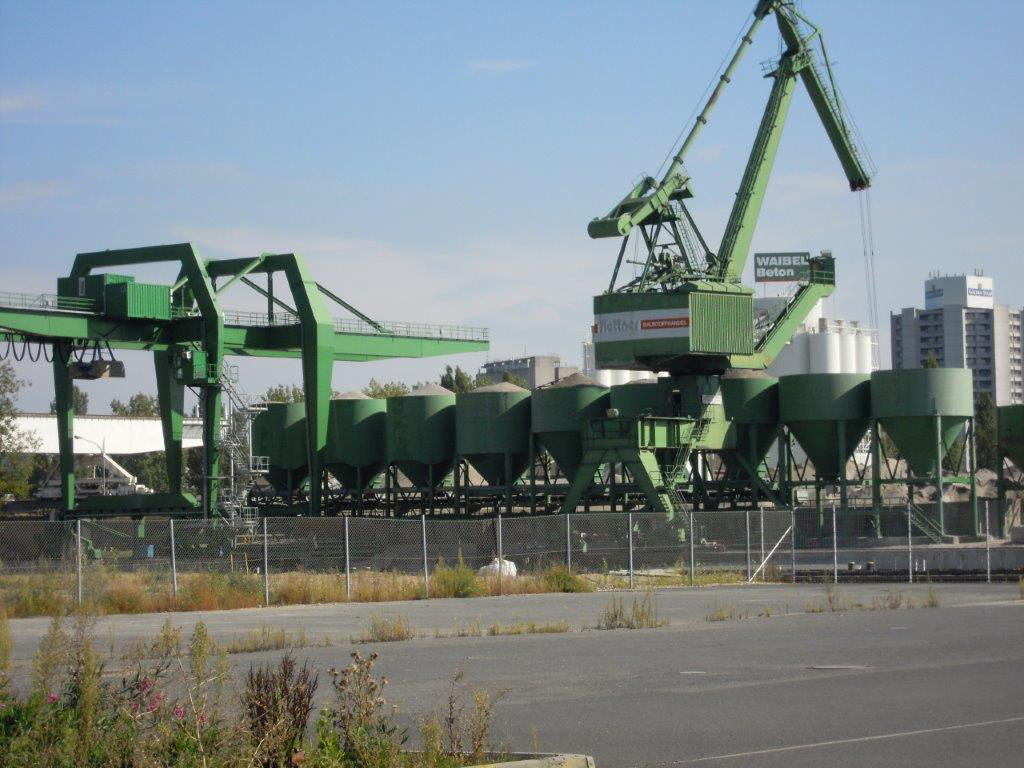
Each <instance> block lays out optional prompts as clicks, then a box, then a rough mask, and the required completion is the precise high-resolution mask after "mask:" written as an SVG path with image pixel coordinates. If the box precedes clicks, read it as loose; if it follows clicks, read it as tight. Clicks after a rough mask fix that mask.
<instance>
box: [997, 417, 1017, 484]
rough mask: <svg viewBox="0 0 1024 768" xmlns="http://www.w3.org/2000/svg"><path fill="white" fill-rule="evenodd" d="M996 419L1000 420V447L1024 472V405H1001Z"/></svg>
mask: <svg viewBox="0 0 1024 768" xmlns="http://www.w3.org/2000/svg"><path fill="white" fill-rule="evenodd" d="M996 418H997V419H998V420H999V447H1000V448H1001V449H1002V451H1003V454H1004V455H1006V456H1009V457H1010V461H1012V462H1013V463H1014V464H1016V465H1017V468H1018V469H1020V470H1021V471H1024V405H1001V406H999V407H998V408H997V409H996Z"/></svg>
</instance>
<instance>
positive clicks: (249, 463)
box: [218, 363, 269, 527]
mask: <svg viewBox="0 0 1024 768" xmlns="http://www.w3.org/2000/svg"><path fill="white" fill-rule="evenodd" d="M218 383H219V384H220V388H221V392H222V394H223V396H224V399H223V410H224V413H223V418H222V419H221V434H220V446H221V451H222V454H223V455H222V458H221V466H222V467H223V466H224V462H225V461H226V462H227V474H226V475H224V476H223V478H222V479H223V480H224V481H225V482H224V483H223V484H222V486H221V494H220V504H219V505H218V506H219V507H220V509H221V516H222V517H223V518H224V520H225V521H226V522H228V523H229V524H231V525H241V526H247V527H251V526H253V525H255V524H256V520H257V513H256V508H255V507H252V506H249V505H248V503H247V502H248V498H249V492H250V491H251V490H252V487H253V485H254V483H255V482H256V478H257V477H258V476H259V475H261V474H263V473H265V472H266V471H267V470H268V469H269V459H268V457H266V456H253V454H252V422H253V419H254V418H255V417H256V416H257V415H258V414H259V413H262V412H263V411H265V410H266V409H267V405H266V402H264V401H263V400H262V399H260V398H254V397H253V396H251V395H250V394H248V393H247V392H245V391H244V390H243V389H242V388H241V387H240V386H239V383H238V367H237V366H234V365H228V364H227V363H225V364H224V365H223V366H222V367H221V371H220V376H219V377H218Z"/></svg>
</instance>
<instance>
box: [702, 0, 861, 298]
mask: <svg viewBox="0 0 1024 768" xmlns="http://www.w3.org/2000/svg"><path fill="white" fill-rule="evenodd" d="M774 10H775V18H776V20H777V22H778V25H779V32H780V34H781V36H782V39H783V42H784V43H785V44H786V50H785V52H784V53H783V55H782V57H781V58H780V59H779V62H778V64H777V66H776V67H774V69H773V70H772V71H771V72H769V74H768V77H771V78H773V79H774V84H773V86H772V91H771V94H770V95H769V97H768V104H767V106H766V107H765V111H764V116H763V117H762V119H761V125H760V127H759V128H758V131H757V138H756V139H755V141H754V146H753V148H752V149H751V151H750V158H749V159H748V160H747V166H746V169H745V171H744V173H743V180H742V182H741V183H740V188H739V190H738V191H737V193H736V200H735V201H734V203H733V208H732V213H731V214H730V215H729V220H728V222H727V224H726V227H725V234H724V235H723V237H722V244H721V247H720V248H719V250H718V256H717V259H716V260H715V271H716V273H717V274H716V277H718V278H720V279H725V280H736V281H738V280H739V279H740V276H741V275H742V274H743V268H744V267H745V266H746V263H747V255H748V254H749V252H750V243H751V240H752V239H753V236H754V227H755V226H756V224H757V219H758V217H759V215H760V213H761V204H762V202H763V201H764V193H765V190H766V188H767V186H768V178H769V177H770V175H771V171H772V166H773V165H774V163H775V155H776V152H777V151H778V147H779V140H780V138H781V137H782V129H783V127H784V125H785V122H786V115H787V113H788V110H789V104H790V101H791V99H792V96H793V91H794V89H795V85H796V80H797V78H799V79H800V80H801V81H802V82H803V84H804V87H805V88H806V89H807V93H808V95H809V96H810V97H811V102H812V103H813V104H814V108H815V110H816V111H817V113H818V117H819V119H820V120H821V122H822V125H823V126H824V127H825V132H826V133H827V134H828V137H829V139H830V140H831V142H832V147H833V148H834V149H835V152H836V155H837V156H838V157H839V162H840V164H841V165H842V166H843V171H844V172H845V173H846V177H847V180H848V181H849V183H850V189H852V190H860V189H865V188H867V187H868V186H869V185H870V184H871V177H870V175H869V173H868V171H867V170H866V169H865V167H864V164H863V162H862V161H861V158H860V154H859V153H858V152H857V146H856V144H855V143H854V141H853V137H852V136H851V134H850V131H849V129H848V128H847V125H846V119H845V115H844V113H843V108H842V105H841V103H840V101H839V96H838V91H837V90H836V88H835V82H834V80H833V79H832V74H831V73H832V66H831V63H830V62H829V60H828V56H827V54H826V53H825V50H824V47H822V59H823V60H824V63H825V68H826V70H827V72H828V79H827V81H826V79H825V78H824V77H823V76H822V73H821V70H820V69H819V67H818V64H817V57H816V56H815V49H814V46H813V42H814V40H815V39H818V40H819V42H820V41H821V30H820V29H819V28H818V27H817V26H815V25H814V24H813V23H811V22H810V21H809V20H808V19H807V18H806V17H805V16H803V15H801V14H800V13H799V12H798V11H797V10H796V7H795V5H794V4H793V3H792V2H791V0H780V2H777V3H775V4H774ZM801 22H802V23H804V24H806V25H807V26H808V27H809V28H810V30H811V31H810V32H809V33H806V34H805V33H804V32H803V31H802V30H801Z"/></svg>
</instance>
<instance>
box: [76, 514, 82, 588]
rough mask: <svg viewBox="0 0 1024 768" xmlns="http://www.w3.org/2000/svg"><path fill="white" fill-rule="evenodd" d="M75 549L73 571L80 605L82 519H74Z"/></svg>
mask: <svg viewBox="0 0 1024 768" xmlns="http://www.w3.org/2000/svg"><path fill="white" fill-rule="evenodd" d="M75 549H76V557H75V561H76V565H75V572H76V573H77V584H78V605H79V607H81V605H82V521H81V520H80V519H79V520H75Z"/></svg>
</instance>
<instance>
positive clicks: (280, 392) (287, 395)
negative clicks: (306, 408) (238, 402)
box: [263, 384, 306, 403]
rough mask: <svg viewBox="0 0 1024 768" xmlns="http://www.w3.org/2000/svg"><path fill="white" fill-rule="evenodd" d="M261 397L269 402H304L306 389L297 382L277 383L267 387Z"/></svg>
mask: <svg viewBox="0 0 1024 768" xmlns="http://www.w3.org/2000/svg"><path fill="white" fill-rule="evenodd" d="M263 397H264V398H265V399H266V400H268V401H269V402H271V403H304V402H306V390H304V389H303V388H302V386H301V385H299V384H278V385H276V386H273V387H269V388H268V389H267V392H266V394H265V395H264V396H263Z"/></svg>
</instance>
